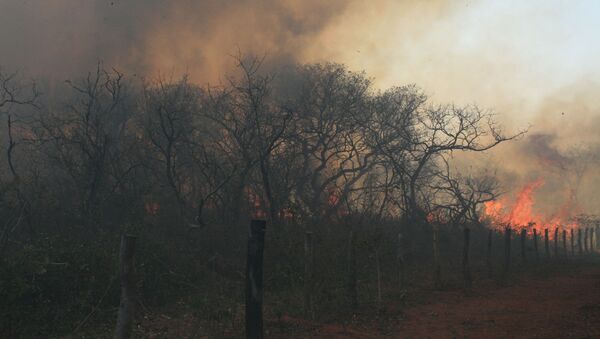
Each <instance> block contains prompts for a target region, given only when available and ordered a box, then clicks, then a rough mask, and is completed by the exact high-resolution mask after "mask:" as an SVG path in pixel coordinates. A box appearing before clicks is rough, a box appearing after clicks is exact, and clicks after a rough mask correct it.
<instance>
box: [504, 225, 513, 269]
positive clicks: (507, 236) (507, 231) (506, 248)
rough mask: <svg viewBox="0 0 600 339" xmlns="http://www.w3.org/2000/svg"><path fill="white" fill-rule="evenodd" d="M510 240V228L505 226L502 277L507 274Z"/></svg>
mask: <svg viewBox="0 0 600 339" xmlns="http://www.w3.org/2000/svg"><path fill="white" fill-rule="evenodd" d="M510 242H511V229H510V226H507V227H506V229H505V230H504V274H503V275H504V279H506V277H507V275H508V270H509V269H510Z"/></svg>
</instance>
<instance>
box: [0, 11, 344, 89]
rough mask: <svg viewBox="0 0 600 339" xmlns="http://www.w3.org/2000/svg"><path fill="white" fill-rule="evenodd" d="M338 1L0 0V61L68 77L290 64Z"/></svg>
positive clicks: (202, 73) (200, 76)
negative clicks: (254, 61)
mask: <svg viewBox="0 0 600 339" xmlns="http://www.w3.org/2000/svg"><path fill="white" fill-rule="evenodd" d="M346 3H347V2H346V1H342V0H332V1H318V0H284V1H279V0H259V1H252V0H238V1H220V0H204V1H191V0H171V1H165V0H129V1H125V0H90V1H80V0H53V1H41V0H38V1H11V0H1V1H0V22H1V23H2V24H1V25H2V28H3V29H1V30H0V46H2V51H3V53H2V54H3V55H2V60H1V63H2V64H3V65H4V66H7V67H13V68H14V67H18V68H22V69H25V70H26V71H27V72H29V73H32V74H34V75H44V76H48V75H50V76H59V77H68V76H70V75H73V74H77V73H81V72H82V71H86V70H88V69H90V67H93V65H94V64H95V63H96V62H97V61H98V60H102V61H104V62H105V64H108V65H111V66H115V67H117V68H120V69H124V70H126V71H127V72H131V73H143V74H146V75H147V74H151V73H156V72H167V73H174V74H181V73H184V72H187V73H190V74H191V75H192V78H193V79H194V80H196V81H201V82H203V81H215V80H218V79H219V77H220V76H222V75H223V73H224V72H225V71H226V70H227V69H228V68H229V67H230V66H231V65H232V64H233V62H232V61H233V60H232V59H231V58H230V57H229V56H231V55H232V54H235V53H237V51H238V50H240V51H242V52H243V53H255V54H258V55H263V54H265V55H267V56H268V57H269V58H271V60H279V59H283V60H286V59H287V60H292V61H296V60H297V59H298V57H299V55H300V53H301V51H302V49H303V48H304V46H306V45H307V44H309V43H310V41H311V39H313V37H314V36H315V35H316V34H318V33H319V32H320V31H321V30H322V29H323V28H324V27H325V26H326V25H327V24H328V23H329V22H330V21H331V20H332V19H333V18H334V17H335V16H336V15H339V14H340V13H342V12H343V9H344V8H345V6H346Z"/></svg>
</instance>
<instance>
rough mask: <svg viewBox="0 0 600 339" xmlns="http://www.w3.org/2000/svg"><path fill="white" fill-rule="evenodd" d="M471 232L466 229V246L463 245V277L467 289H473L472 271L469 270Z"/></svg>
mask: <svg viewBox="0 0 600 339" xmlns="http://www.w3.org/2000/svg"><path fill="white" fill-rule="evenodd" d="M470 235H471V230H470V229H469V228H468V227H465V229H464V236H465V240H464V244H463V276H464V279H465V288H470V287H471V270H470V269H469V243H470Z"/></svg>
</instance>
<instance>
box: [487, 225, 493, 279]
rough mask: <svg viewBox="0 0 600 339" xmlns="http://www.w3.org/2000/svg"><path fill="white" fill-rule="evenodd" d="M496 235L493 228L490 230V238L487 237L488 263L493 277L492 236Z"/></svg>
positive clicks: (490, 274) (490, 275)
mask: <svg viewBox="0 0 600 339" xmlns="http://www.w3.org/2000/svg"><path fill="white" fill-rule="evenodd" d="M493 235H494V231H493V230H491V229H490V230H489V231H488V239H487V256H486V265H487V269H488V276H489V277H490V278H491V277H492V273H493V270H492V237H493Z"/></svg>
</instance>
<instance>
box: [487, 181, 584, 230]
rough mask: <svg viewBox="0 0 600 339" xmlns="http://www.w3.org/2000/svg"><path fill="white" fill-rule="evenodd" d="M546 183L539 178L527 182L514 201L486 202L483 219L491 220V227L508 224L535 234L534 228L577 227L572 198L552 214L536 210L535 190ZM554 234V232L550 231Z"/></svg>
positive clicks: (498, 227)
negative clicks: (548, 214)
mask: <svg viewBox="0 0 600 339" xmlns="http://www.w3.org/2000/svg"><path fill="white" fill-rule="evenodd" d="M543 185H544V180H543V179H541V178H539V179H536V180H533V181H531V182H529V183H527V184H526V185H525V186H523V188H521V190H519V192H518V193H517V195H516V198H515V199H514V202H512V203H510V202H509V200H508V199H507V198H503V199H501V200H494V201H489V202H486V203H485V204H484V209H483V217H482V219H483V220H487V221H489V222H490V225H491V227H493V228H496V229H500V228H504V227H507V226H510V227H512V228H517V229H523V228H525V229H526V230H527V233H528V234H533V229H534V228H537V229H538V230H540V231H541V229H544V228H547V229H549V230H553V229H554V228H557V227H560V228H563V229H566V230H569V229H574V228H577V227H578V225H577V223H576V222H575V221H573V220H572V217H573V216H574V212H575V210H574V209H572V208H570V207H572V206H571V205H572V202H571V201H570V199H569V200H568V201H567V202H566V203H565V204H564V205H563V206H562V207H561V208H560V209H559V212H558V213H556V214H555V215H552V216H547V215H543V214H540V213H536V212H535V211H534V205H535V192H536V190H537V189H539V188H540V187H542V186H543ZM550 234H553V232H550Z"/></svg>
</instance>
